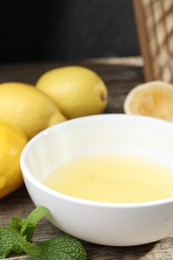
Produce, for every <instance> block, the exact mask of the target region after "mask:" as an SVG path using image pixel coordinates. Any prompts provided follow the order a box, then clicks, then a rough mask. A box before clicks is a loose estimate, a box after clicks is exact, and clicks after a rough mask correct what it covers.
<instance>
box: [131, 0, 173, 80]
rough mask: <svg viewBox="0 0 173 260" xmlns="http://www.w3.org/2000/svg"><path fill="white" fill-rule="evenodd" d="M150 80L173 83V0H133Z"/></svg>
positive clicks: (147, 78)
mask: <svg viewBox="0 0 173 260" xmlns="http://www.w3.org/2000/svg"><path fill="white" fill-rule="evenodd" d="M133 3H134V11H135V18H136V24H137V32H138V36H139V43H140V47H141V54H142V56H143V61H144V73H145V79H146V81H151V80H164V81H166V82H171V83H173V0H133Z"/></svg>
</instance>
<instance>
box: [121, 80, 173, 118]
mask: <svg viewBox="0 0 173 260" xmlns="http://www.w3.org/2000/svg"><path fill="white" fill-rule="evenodd" d="M124 111H125V113H127V114H137V115H145V116H151V117H156V118H160V119H164V120H168V121H173V86H172V85H171V84H169V83H166V82H163V81H150V82H147V83H144V84H141V85H138V86H137V87H135V88H133V89H132V90H131V91H130V92H129V93H128V95H127V96H126V98H125V101H124Z"/></svg>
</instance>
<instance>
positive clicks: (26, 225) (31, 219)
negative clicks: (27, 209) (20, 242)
mask: <svg viewBox="0 0 173 260" xmlns="http://www.w3.org/2000/svg"><path fill="white" fill-rule="evenodd" d="M48 214H49V210H48V209H47V208H46V207H43V206H39V207H37V208H35V209H34V210H33V211H32V212H31V213H30V214H29V215H28V217H27V218H26V219H23V220H22V224H21V225H22V227H21V230H20V233H21V235H22V236H25V235H26V237H27V241H31V240H32V237H33V235H34V231H35V229H36V227H37V223H38V222H39V221H40V220H41V219H42V218H43V217H45V216H46V215H48Z"/></svg>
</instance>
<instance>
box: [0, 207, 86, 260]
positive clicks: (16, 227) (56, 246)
mask: <svg viewBox="0 0 173 260" xmlns="http://www.w3.org/2000/svg"><path fill="white" fill-rule="evenodd" d="M48 214H49V210H48V209H47V208H45V207H43V206H39V207H37V208H35V209H34V210H33V211H32V212H31V213H30V214H29V215H28V217H27V218H26V219H20V218H19V217H16V216H15V217H12V220H11V224H10V225H9V226H6V227H0V259H4V258H6V257H7V256H8V255H9V254H10V253H11V252H15V253H22V252H25V253H26V254H27V255H28V256H29V259H30V260H49V259H50V260H86V252H85V250H84V248H83V246H82V244H81V243H80V241H78V240H77V239H75V238H73V237H71V236H69V235H64V236H61V237H57V238H53V239H50V240H46V241H43V242H41V243H33V242H32V238H33V235H34V231H35V229H36V227H37V224H38V222H39V221H40V220H41V219H42V218H43V217H45V216H47V215H48Z"/></svg>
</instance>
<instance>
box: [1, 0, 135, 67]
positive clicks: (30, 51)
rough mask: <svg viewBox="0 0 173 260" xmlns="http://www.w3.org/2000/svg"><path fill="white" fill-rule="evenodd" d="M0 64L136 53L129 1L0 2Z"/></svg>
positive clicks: (16, 0) (131, 8)
mask: <svg viewBox="0 0 173 260" xmlns="http://www.w3.org/2000/svg"><path fill="white" fill-rule="evenodd" d="M0 35H1V40H0V62H1V63H2V62H21V61H22V62H25V61H26V62H28V61H55V60H79V59H84V58H96V57H125V56H126V57H127V56H136V55H139V53H140V51H139V44H138V39H137V33H136V27H135V20H134V12H133V4H132V1H131V0H49V1H47V0H42V1H41V0H15V1H14V0H5V1H1V15H0Z"/></svg>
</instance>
